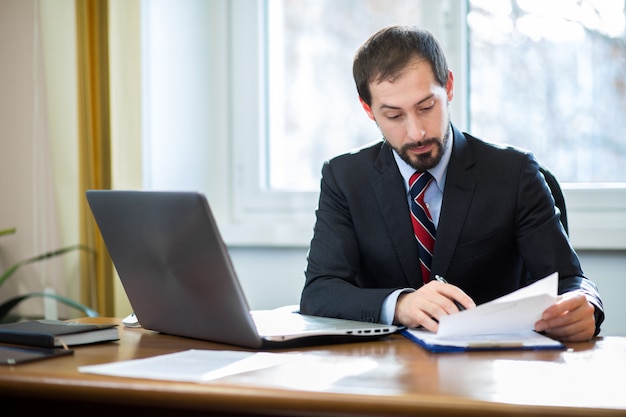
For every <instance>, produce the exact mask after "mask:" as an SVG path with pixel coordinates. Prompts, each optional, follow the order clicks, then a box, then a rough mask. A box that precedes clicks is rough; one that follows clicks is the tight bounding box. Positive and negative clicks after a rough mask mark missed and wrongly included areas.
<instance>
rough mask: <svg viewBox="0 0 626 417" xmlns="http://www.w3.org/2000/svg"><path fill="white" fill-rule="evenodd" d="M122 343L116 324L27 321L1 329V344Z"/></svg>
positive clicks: (60, 345) (53, 345) (4, 325)
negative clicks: (115, 341) (119, 341)
mask: <svg viewBox="0 0 626 417" xmlns="http://www.w3.org/2000/svg"><path fill="white" fill-rule="evenodd" d="M114 340H119V331H118V328H117V325H116V324H96V323H80V322H74V321H62V320H26V321H19V322H15V323H7V324H2V325H0V343H10V344H15V345H24V346H39V347H46V348H52V347H65V348H67V346H76V345H84V344H90V343H98V342H107V341H114Z"/></svg>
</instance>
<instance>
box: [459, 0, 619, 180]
mask: <svg viewBox="0 0 626 417" xmlns="http://www.w3.org/2000/svg"><path fill="white" fill-rule="evenodd" d="M624 3H625V2H624V0H558V1H557V0H553V1H546V0H471V1H470V2H469V12H468V25H469V58H470V65H469V68H470V75H471V77H470V94H469V97H470V117H469V120H470V131H471V132H472V133H473V134H475V135H476V136H479V137H482V138H484V139H488V140H493V141H498V142H506V143H510V144H514V145H517V146H520V147H523V148H526V149H530V150H532V151H533V152H534V153H535V155H536V156H537V157H538V158H539V160H540V161H541V162H542V163H544V164H545V165H547V166H548V167H549V168H550V169H551V170H552V171H553V172H554V174H555V175H556V176H557V177H558V178H559V180H560V181H561V182H581V183H585V182H596V183H597V182H624V181H626V141H624V139H623V138H622V135H623V132H624V131H625V130H626V117H624V115H626V31H625V21H626V19H625V13H626V10H625V9H624Z"/></svg>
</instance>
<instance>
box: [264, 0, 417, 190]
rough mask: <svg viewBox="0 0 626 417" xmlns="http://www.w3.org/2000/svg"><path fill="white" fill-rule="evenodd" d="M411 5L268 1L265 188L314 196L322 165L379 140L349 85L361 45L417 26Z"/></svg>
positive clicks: (405, 0) (390, 0)
mask: <svg viewBox="0 0 626 417" xmlns="http://www.w3.org/2000/svg"><path fill="white" fill-rule="evenodd" d="M418 3H419V2H416V0H339V1H338V0H268V2H267V41H268V42H267V43H268V56H267V74H268V89H267V97H268V113H269V116H268V127H267V128H268V142H267V149H268V152H267V155H266V157H267V158H268V159H267V160H266V161H264V162H265V167H266V171H267V172H266V177H267V178H268V184H266V186H267V187H269V188H270V189H274V190H291V191H293V190H296V191H318V189H319V177H320V170H321V167H322V163H323V161H324V160H326V159H328V158H330V157H332V156H334V155H336V154H339V153H342V152H345V151H348V150H350V149H351V148H354V147H357V146H361V145H363V144H366V143H368V142H372V141H374V140H377V139H379V138H380V133H379V131H378V129H377V127H376V125H375V124H374V122H372V121H371V120H370V119H369V118H368V117H367V115H366V114H365V112H364V111H363V110H362V109H361V107H360V104H359V101H358V95H357V92H356V88H355V86H354V81H353V79H352V58H353V56H354V53H355V52H356V49H357V48H358V46H359V45H360V44H361V43H362V42H363V41H364V40H365V39H366V38H367V37H368V36H369V35H371V34H372V33H374V32H375V31H376V30H378V29H380V28H381V27H383V26H385V25H388V24H394V23H399V24H415V23H416V22H418V21H419V14H420V8H419V7H417V5H418Z"/></svg>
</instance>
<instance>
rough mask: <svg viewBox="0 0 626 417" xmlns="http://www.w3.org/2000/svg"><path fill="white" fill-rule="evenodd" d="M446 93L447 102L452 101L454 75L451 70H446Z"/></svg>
mask: <svg viewBox="0 0 626 417" xmlns="http://www.w3.org/2000/svg"><path fill="white" fill-rule="evenodd" d="M446 95H447V96H448V102H450V101H452V97H454V75H453V74H452V71H450V70H448V82H447V83H446Z"/></svg>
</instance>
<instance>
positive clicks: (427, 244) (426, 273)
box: [409, 171, 436, 283]
mask: <svg viewBox="0 0 626 417" xmlns="http://www.w3.org/2000/svg"><path fill="white" fill-rule="evenodd" d="M432 180H433V176H432V175H430V173H429V172H428V171H424V172H419V171H418V172H415V173H414V174H413V175H411V178H410V179H409V188H410V190H411V222H412V223H413V232H414V233H415V238H416V239H417V243H418V247H419V256H420V265H421V268H422V279H423V280H424V283H427V282H428V281H430V266H431V264H432V260H433V251H434V249H435V235H436V229H435V224H434V223H433V219H432V217H431V215H430V211H429V210H428V207H426V203H425V202H424V194H425V193H426V189H427V188H428V186H429V185H430V183H431V181H432Z"/></svg>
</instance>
